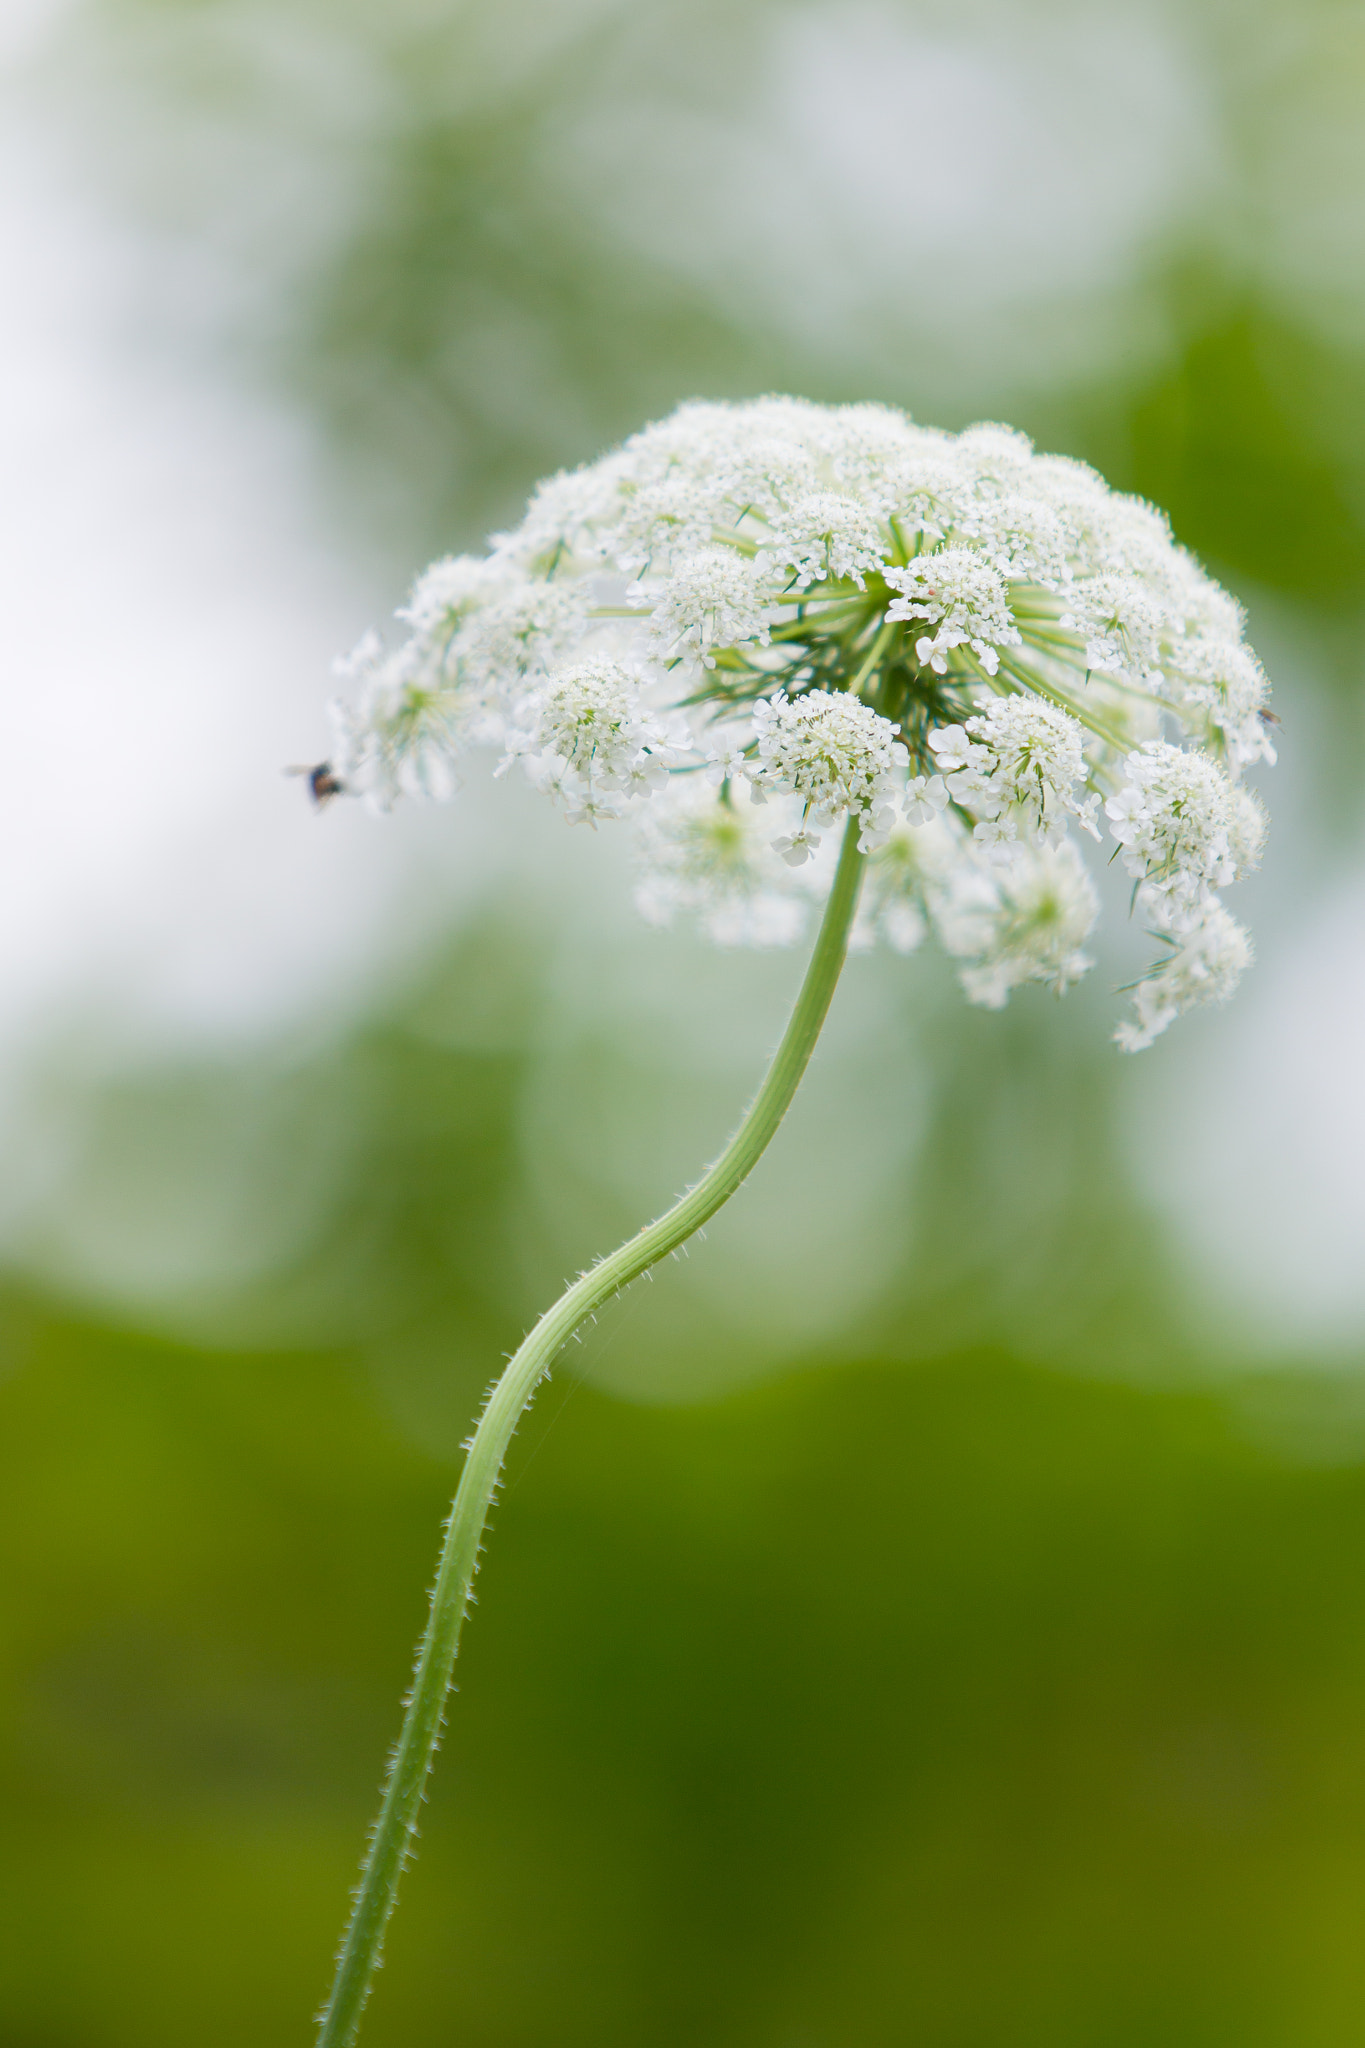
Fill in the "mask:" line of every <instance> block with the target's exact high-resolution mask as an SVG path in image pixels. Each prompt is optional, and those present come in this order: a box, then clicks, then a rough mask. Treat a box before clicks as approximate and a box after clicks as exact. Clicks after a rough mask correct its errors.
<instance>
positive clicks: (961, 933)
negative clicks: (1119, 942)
mask: <svg viewBox="0 0 1365 2048" xmlns="http://www.w3.org/2000/svg"><path fill="white" fill-rule="evenodd" d="M931 910H932V914H933V919H934V925H935V929H936V930H937V932H938V935H939V938H940V940H941V942H942V944H943V946H944V949H945V951H947V952H949V953H951V954H953V955H954V956H955V957H956V958H957V959H959V960H962V961H964V962H965V963H966V964H965V965H964V966H963V968H962V969H961V974H960V979H961V982H962V986H963V988H964V990H965V991H966V994H967V996H968V999H969V1000H970V1001H971V1002H973V1003H979V1004H981V1005H982V1006H983V1007H984V1008H986V1009H989V1010H998V1009H1000V1008H1001V1007H1002V1006H1003V1005H1004V1004H1005V1003H1006V1002H1007V1001H1008V999H1009V995H1010V991H1011V990H1012V989H1015V988H1018V987H1019V986H1020V985H1021V984H1022V983H1024V982H1030V981H1037V982H1041V983H1042V984H1043V985H1044V986H1045V987H1046V988H1050V989H1052V990H1053V991H1054V992H1055V993H1056V994H1058V995H1060V994H1062V993H1063V992H1064V991H1065V990H1066V989H1067V988H1069V987H1070V986H1071V984H1072V983H1073V982H1076V981H1079V980H1080V978H1081V976H1082V975H1083V974H1085V973H1086V971H1087V970H1088V969H1089V968H1090V967H1091V966H1092V965H1093V962H1092V961H1091V960H1090V958H1089V956H1088V955H1087V954H1086V953H1085V952H1084V951H1083V950H1082V949H1083V947H1084V945H1085V941H1086V940H1087V939H1088V938H1089V936H1090V933H1091V932H1092V930H1093V929H1094V926H1095V921H1096V919H1097V918H1098V916H1099V910H1100V901H1099V896H1098V893H1097V892H1096V889H1095V884H1094V883H1093V882H1092V881H1091V879H1090V876H1089V874H1088V872H1087V870H1086V866H1085V862H1084V861H1083V860H1082V859H1081V855H1080V851H1079V849H1078V847H1077V846H1076V845H1075V843H1074V842H1073V841H1071V840H1064V841H1063V842H1062V844H1061V845H1060V846H1047V845H1042V846H1030V847H1028V848H1026V849H1024V850H1023V852H1022V853H1021V855H1020V857H1019V858H1018V859H1017V860H1015V861H1012V862H1011V863H1010V865H1009V866H1008V867H1007V868H999V867H993V866H990V865H989V864H987V863H985V862H983V861H981V860H980V859H979V858H974V857H973V856H972V854H971V852H970V851H969V850H967V849H964V851H963V854H962V856H961V857H960V858H959V859H958V860H957V862H956V863H955V864H954V866H953V867H952V869H951V870H950V872H949V874H948V876H947V878H946V881H945V882H944V883H943V885H942V886H941V887H940V888H939V890H938V891H937V892H936V893H935V895H934V896H933V897H932V898H931Z"/></svg>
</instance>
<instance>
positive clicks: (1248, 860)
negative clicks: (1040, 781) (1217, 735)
mask: <svg viewBox="0 0 1365 2048" xmlns="http://www.w3.org/2000/svg"><path fill="white" fill-rule="evenodd" d="M1125 768H1126V779H1125V781H1124V783H1123V786H1122V788H1121V789H1120V790H1119V791H1118V793H1117V794H1116V795H1115V796H1112V797H1111V798H1110V799H1109V801H1108V803H1106V805H1105V807H1104V808H1105V811H1106V812H1107V814H1108V817H1109V829H1110V831H1111V832H1112V834H1113V836H1114V838H1115V839H1116V840H1117V841H1118V843H1119V845H1120V846H1121V847H1122V848H1123V863H1124V866H1125V867H1126V868H1127V870H1128V872H1129V874H1130V875H1132V876H1133V877H1134V878H1135V880H1137V881H1139V882H1140V883H1141V884H1142V889H1143V896H1144V900H1145V901H1147V902H1148V903H1149V904H1150V903H1153V902H1155V901H1157V900H1159V899H1162V898H1164V899H1166V900H1167V912H1166V914H1167V915H1168V916H1171V915H1175V914H1177V909H1178V907H1179V906H1190V907H1196V908H1197V907H1198V906H1200V905H1202V904H1203V903H1204V902H1205V901H1206V900H1207V899H1208V897H1209V895H1210V894H1211V893H1212V891H1214V890H1215V889H1220V888H1223V887H1225V886H1226V884H1227V883H1229V882H1235V881H1236V880H1237V879H1238V877H1239V876H1241V875H1244V874H1246V873H1247V872H1248V870H1249V869H1251V868H1253V867H1255V865H1256V863H1257V861H1258V860H1259V858H1260V854H1261V848H1262V846H1263V845H1264V843H1265V830H1266V826H1265V813H1264V811H1263V810H1262V808H1261V805H1260V803H1259V802H1258V800H1257V799H1256V798H1255V797H1254V796H1253V795H1252V794H1251V792H1250V791H1249V790H1245V789H1241V788H1238V787H1236V786H1235V785H1234V784H1233V783H1231V782H1229V780H1228V778H1227V776H1226V775H1224V773H1223V771H1222V770H1221V769H1220V768H1219V767H1218V766H1217V764H1216V762H1213V761H1211V760H1210V759H1209V758H1208V756H1207V755H1206V754H1196V753H1190V752H1187V751H1184V750H1182V749H1181V748H1179V747H1173V746H1169V745H1167V744H1166V743H1165V742H1164V741H1161V740H1150V741H1149V742H1148V743H1147V745H1146V746H1144V747H1142V748H1140V749H1139V750H1138V751H1137V752H1135V753H1132V754H1130V755H1129V756H1128V759H1127V762H1126V764H1125Z"/></svg>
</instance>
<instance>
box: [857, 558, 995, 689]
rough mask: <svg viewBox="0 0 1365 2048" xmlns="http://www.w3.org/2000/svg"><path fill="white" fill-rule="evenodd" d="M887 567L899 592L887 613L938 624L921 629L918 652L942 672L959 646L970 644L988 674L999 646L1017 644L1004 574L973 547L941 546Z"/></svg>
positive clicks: (992, 671)
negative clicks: (931, 629) (901, 565)
mask: <svg viewBox="0 0 1365 2048" xmlns="http://www.w3.org/2000/svg"><path fill="white" fill-rule="evenodd" d="M883 573H884V575H885V578H886V581H887V582H888V583H889V584H890V585H891V587H892V589H893V590H899V591H900V592H901V595H900V596H899V597H898V598H895V599H894V600H893V602H892V603H891V605H890V607H889V608H888V610H887V614H886V616H887V618H888V619H892V620H895V619H923V620H925V622H926V623H927V624H928V625H929V626H931V627H933V628H934V629H935V630H934V631H932V632H929V633H921V634H920V635H919V637H918V639H917V640H916V643H915V652H916V654H917V655H918V657H919V660H920V661H921V662H922V663H923V664H924V666H925V667H927V668H932V669H934V670H935V671H936V672H937V673H938V674H939V675H944V674H946V673H947V668H948V656H949V655H950V654H951V653H952V651H953V649H954V648H955V647H961V646H963V645H964V644H965V645H966V646H968V647H970V648H971V649H972V652H973V653H974V654H975V655H976V657H977V660H978V661H979V662H980V663H981V666H982V667H983V668H984V669H985V671H986V673H987V675H994V674H995V672H996V670H997V669H998V668H999V666H1000V649H1001V648H1002V647H1017V646H1018V645H1019V638H1020V635H1019V628H1018V626H1017V625H1016V624H1015V622H1014V616H1013V614H1012V612H1011V611H1010V608H1009V599H1008V596H1007V593H1006V590H1005V579H1004V577H1003V576H1002V575H1001V574H1000V571H999V570H998V569H997V568H996V567H995V566H994V564H993V563H992V562H990V561H989V560H988V559H987V557H986V556H985V555H984V554H980V553H978V552H977V551H976V550H975V549H974V548H969V547H960V546H959V547H946V548H939V549H938V550H937V551H936V552H935V553H934V554H931V555H917V556H916V557H915V559H914V560H913V561H912V562H909V563H907V564H906V566H905V567H904V568H895V567H890V568H887V569H886V570H884V572H883Z"/></svg>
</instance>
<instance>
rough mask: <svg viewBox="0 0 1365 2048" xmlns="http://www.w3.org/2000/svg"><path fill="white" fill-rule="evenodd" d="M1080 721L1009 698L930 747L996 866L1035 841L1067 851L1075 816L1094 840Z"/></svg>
mask: <svg viewBox="0 0 1365 2048" xmlns="http://www.w3.org/2000/svg"><path fill="white" fill-rule="evenodd" d="M1084 738H1085V734H1084V732H1083V731H1082V729H1081V727H1080V725H1079V724H1078V723H1077V721H1076V720H1075V719H1074V718H1070V717H1068V715H1067V714H1066V712H1065V711H1059V710H1058V709H1057V708H1056V706H1055V705H1052V704H1044V703H1041V702H1040V701H1039V700H1038V699H1037V698H1036V697H1033V698H1030V697H1004V698H1001V699H999V700H998V701H997V702H996V703H993V704H992V705H990V706H989V708H988V709H987V710H986V711H985V712H984V713H983V714H982V715H980V716H979V717H976V718H969V719H967V720H966V722H965V724H963V725H948V726H940V727H939V729H938V730H937V731H935V732H931V733H930V734H929V746H930V748H931V750H932V752H933V756H934V760H935V762H936V763H937V765H938V772H939V774H940V775H941V776H942V777H943V783H944V788H945V789H946V791H947V793H948V795H949V796H950V797H951V798H952V800H953V802H954V803H956V804H960V805H962V807H963V808H964V809H965V810H968V811H971V812H972V813H973V814H974V815H975V817H976V818H978V819H979V820H980V822H979V823H978V825H977V826H976V830H975V834H974V837H975V838H976V840H977V841H978V843H979V844H980V845H982V846H984V847H988V848H989V849H990V851H991V854H992V856H993V857H994V858H995V859H996V860H1002V861H1008V860H1010V859H1011V858H1012V857H1013V855H1014V853H1015V850H1016V849H1017V847H1018V846H1019V845H1020V843H1021V842H1020V838H1019V835H1020V832H1021V831H1022V832H1023V834H1024V843H1027V841H1028V840H1029V839H1030V838H1035V839H1042V840H1044V841H1046V843H1047V844H1048V845H1049V846H1060V845H1061V843H1062V841H1063V839H1064V838H1065V837H1066V822H1067V818H1068V816H1070V817H1073V818H1075V819H1076V820H1077V821H1078V823H1079V824H1080V825H1081V826H1082V827H1083V828H1084V830H1085V831H1087V832H1088V833H1090V835H1091V837H1092V838H1094V839H1098V838H1099V836H1100V835H1099V828H1098V827H1097V826H1096V824H1095V811H1096V808H1097V806H1098V801H1099V800H1098V798H1097V797H1093V796H1091V797H1086V798H1085V799H1084V800H1081V799H1079V798H1078V797H1077V795H1076V792H1077V790H1078V789H1079V788H1080V787H1081V786H1082V785H1083V784H1084V782H1085V780H1086V777H1087V776H1088V774H1089V772H1090V769H1089V764H1088V763H1087V761H1086V758H1085V749H1084V746H1083V744H1082V742H1083V741H1084Z"/></svg>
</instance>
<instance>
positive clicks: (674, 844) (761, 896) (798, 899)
mask: <svg viewBox="0 0 1365 2048" xmlns="http://www.w3.org/2000/svg"><path fill="white" fill-rule="evenodd" d="M635 844H636V854H637V858H638V862H639V867H640V876H639V880H638V882H637V884H636V888H635V904H636V908H637V909H638V910H639V912H640V914H641V916H642V917H644V918H645V919H646V920H647V922H648V923H650V924H657V925H668V924H672V923H673V922H674V921H675V919H677V918H678V917H680V916H681V917H687V918H690V919H691V920H692V921H693V922H695V923H696V925H697V926H698V927H699V928H700V929H701V930H702V931H703V932H704V933H705V934H706V936H707V937H708V938H709V939H711V940H712V942H713V943H714V944H715V945H718V946H789V945H791V944H793V942H794V941H795V940H796V939H798V938H799V937H800V936H801V933H802V931H803V930H804V928H805V924H806V919H807V915H808V912H809V909H810V902H811V899H810V896H809V894H808V892H806V891H805V890H803V889H801V888H800V887H799V885H798V883H797V881H796V879H795V878H794V877H793V876H792V874H791V872H790V870H789V868H788V867H787V866H785V865H784V863H783V862H782V861H781V860H780V859H779V858H778V857H776V856H775V855H774V853H773V850H772V848H771V847H770V846H769V844H768V838H767V828H766V826H765V823H764V821H763V820H761V819H760V818H759V816H758V815H757V813H756V812H755V811H754V810H753V809H752V807H751V806H750V805H748V804H742V803H735V802H730V801H727V800H726V799H724V798H722V797H721V796H719V795H718V794H717V792H716V790H715V789H714V788H712V787H711V786H710V784H709V783H707V782H705V781H704V780H703V779H702V778H701V777H699V776H690V777H688V778H687V779H686V780H675V781H674V782H673V784H672V786H671V787H670V789H669V791H668V793H667V795H666V796H665V797H663V798H661V799H660V800H659V801H658V802H656V803H651V804H647V805H645V806H644V807H643V808H642V809H641V810H640V812H639V814H638V819H637V824H636V833H635Z"/></svg>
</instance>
